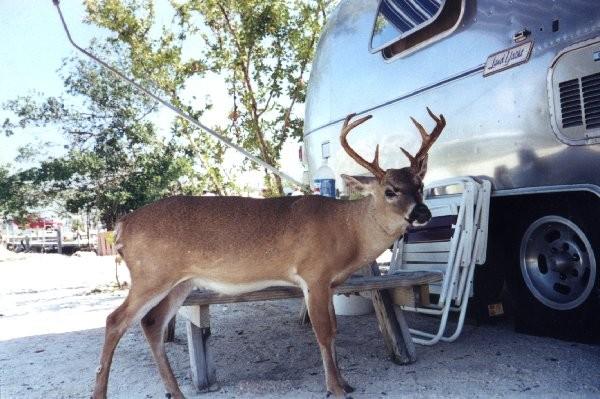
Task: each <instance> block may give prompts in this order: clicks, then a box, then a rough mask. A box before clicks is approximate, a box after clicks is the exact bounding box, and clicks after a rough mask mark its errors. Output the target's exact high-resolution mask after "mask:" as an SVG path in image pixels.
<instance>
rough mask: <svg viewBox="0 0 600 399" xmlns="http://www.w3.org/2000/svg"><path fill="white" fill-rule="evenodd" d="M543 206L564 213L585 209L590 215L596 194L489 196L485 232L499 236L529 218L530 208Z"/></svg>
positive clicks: (597, 205) (599, 202)
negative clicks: (487, 228)
mask: <svg viewBox="0 0 600 399" xmlns="http://www.w3.org/2000/svg"><path fill="white" fill-rule="evenodd" d="M540 209H546V210H547V211H548V213H551V212H559V213H562V214H563V215H566V216H567V217H570V216H572V215H573V214H574V213H576V212H577V213H580V212H586V214H589V216H590V218H593V217H594V216H597V215H598V214H599V209H600V197H599V196H598V195H596V194H594V193H592V192H589V191H573V192H556V193H543V194H523V195H515V196H505V197H503V196H498V197H492V198H491V201H490V221H489V235H490V240H491V239H496V240H498V239H500V240H502V237H503V236H504V234H508V233H509V232H510V231H514V230H515V227H517V226H519V227H520V226H521V224H522V223H523V222H524V221H526V220H527V219H528V218H529V215H530V214H531V213H532V211H539V210H540Z"/></svg>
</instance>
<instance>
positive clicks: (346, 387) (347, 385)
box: [343, 384, 355, 393]
mask: <svg viewBox="0 0 600 399" xmlns="http://www.w3.org/2000/svg"><path fill="white" fill-rule="evenodd" d="M343 388H344V392H346V393H352V392H354V391H355V389H354V387H352V386H350V385H349V384H344V386H343Z"/></svg>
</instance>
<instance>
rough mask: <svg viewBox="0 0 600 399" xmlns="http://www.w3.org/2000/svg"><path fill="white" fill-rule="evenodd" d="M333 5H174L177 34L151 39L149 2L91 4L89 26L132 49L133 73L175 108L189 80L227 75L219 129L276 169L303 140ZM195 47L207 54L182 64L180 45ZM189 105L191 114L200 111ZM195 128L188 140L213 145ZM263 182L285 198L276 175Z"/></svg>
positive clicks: (321, 1) (254, 1)
mask: <svg viewBox="0 0 600 399" xmlns="http://www.w3.org/2000/svg"><path fill="white" fill-rule="evenodd" d="M332 3H333V2H332V1H331V0H296V1H292V2H290V1H283V0H276V1H264V0H262V1H259V0H244V1H241V0H239V1H219V0H204V1H197V0H188V1H175V0H172V1H171V4H172V7H173V9H174V11H175V21H176V22H177V23H178V25H179V29H180V30H179V32H177V34H175V33H174V32H171V31H167V30H166V29H164V28H163V30H162V32H161V33H160V34H158V35H154V36H153V35H151V34H150V33H151V32H152V28H153V27H154V22H155V15H154V8H153V3H152V2H151V1H147V0H146V1H136V0H130V1H117V0H87V1H86V4H87V8H88V15H89V17H88V20H89V22H91V23H95V24H97V25H99V26H102V27H104V28H107V29H109V30H111V31H113V32H115V33H116V34H117V37H116V38H115V40H117V39H118V40H122V41H123V42H125V43H127V44H128V46H129V54H130V60H131V63H132V72H133V73H134V75H135V76H136V77H138V78H142V77H144V76H153V80H154V82H155V83H156V85H157V86H158V87H159V88H160V89H161V90H163V92H164V93H166V94H167V95H169V96H170V97H171V100H172V101H174V102H175V103H178V102H179V103H180V99H179V97H178V96H177V91H178V90H179V89H180V88H182V87H183V85H184V84H185V83H186V82H187V81H188V80H189V79H190V78H193V77H197V76H203V74H204V73H205V72H206V71H211V72H214V73H217V74H219V75H221V76H223V77H224V78H225V81H226V83H227V86H228V91H229V94H230V95H231V97H232V99H233V108H232V110H231V112H230V113H229V125H228V126H227V127H224V128H222V129H220V130H221V131H222V132H224V133H225V132H232V134H233V139H235V140H236V141H237V142H238V143H240V144H241V145H242V146H243V147H244V148H246V149H248V150H249V151H251V152H253V153H254V154H255V155H257V156H259V157H260V158H262V159H263V160H265V161H267V162H268V163H269V164H271V165H273V166H278V161H279V158H280V155H281V149H282V146H283V144H284V143H285V141H286V140H287V139H288V138H295V139H300V138H301V136H302V126H303V121H302V116H301V112H299V110H298V109H297V108H298V105H299V104H300V103H302V102H304V99H305V95H306V85H305V82H306V79H307V77H308V73H309V68H310V61H311V59H312V57H313V53H314V50H315V48H316V44H317V38H318V35H319V33H320V32H321V29H322V27H323V24H324V22H325V18H326V13H327V11H328V9H329V8H330V7H331V4H332ZM190 43H194V46H200V48H201V49H202V51H201V52H200V54H199V55H198V56H197V57H190V58H187V59H184V57H183V56H182V54H183V48H184V46H185V45H189V44H190ZM187 108H188V110H189V111H191V112H192V114H195V113H198V112H200V113H201V111H196V112H194V108H193V107H191V106H188V107H187ZM191 130H192V132H190V133H189V135H190V136H191V135H194V136H199V137H202V141H203V142H205V141H208V142H210V141H211V140H207V138H206V137H204V136H203V134H202V133H201V132H198V131H196V130H195V129H191ZM210 150H212V151H213V154H214V153H215V152H218V150H219V149H218V148H216V147H215V145H214V144H213V146H212V148H211V149H210ZM206 157H207V158H210V153H208V154H206ZM207 162H208V160H207ZM205 166H208V165H205ZM253 167H257V165H253ZM208 168H210V166H208ZM266 183H267V190H268V191H269V192H271V193H276V194H279V195H281V194H282V193H283V191H282V185H281V181H280V179H279V177H277V176H270V175H268V174H267V176H266Z"/></svg>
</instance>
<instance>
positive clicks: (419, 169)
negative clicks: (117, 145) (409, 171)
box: [414, 155, 429, 180]
mask: <svg viewBox="0 0 600 399" xmlns="http://www.w3.org/2000/svg"><path fill="white" fill-rule="evenodd" d="M428 158H429V156H428V155H425V157H423V158H422V159H420V160H418V161H417V162H416V165H415V167H414V169H415V173H416V174H417V176H419V177H420V178H421V180H423V179H424V178H425V174H426V173H427V159H428Z"/></svg>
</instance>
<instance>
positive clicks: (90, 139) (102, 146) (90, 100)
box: [3, 45, 203, 228]
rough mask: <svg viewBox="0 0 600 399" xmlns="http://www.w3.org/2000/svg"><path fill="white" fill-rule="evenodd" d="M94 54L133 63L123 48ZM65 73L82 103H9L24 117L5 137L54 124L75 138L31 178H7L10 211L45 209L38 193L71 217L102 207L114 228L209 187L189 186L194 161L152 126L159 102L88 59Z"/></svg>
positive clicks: (74, 61) (20, 100) (20, 175)
mask: <svg viewBox="0 0 600 399" xmlns="http://www.w3.org/2000/svg"><path fill="white" fill-rule="evenodd" d="M95 51H96V52H104V53H105V54H106V55H108V56H111V57H112V58H114V59H116V60H117V62H120V63H121V64H124V65H122V66H123V67H126V66H127V62H126V60H124V57H123V56H122V52H121V51H122V50H121V48H120V47H119V46H115V45H111V46H108V45H103V46H98V47H96V48H95ZM62 72H63V74H64V83H65V88H66V91H67V93H68V94H69V95H70V96H71V97H70V98H71V99H72V98H76V99H80V100H79V102H80V103H79V104H78V105H73V103H69V102H67V101H66V100H64V99H62V98H53V97H51V98H46V99H43V100H41V101H36V100H35V99H34V98H32V97H20V98H17V99H15V100H12V101H9V102H8V103H7V104H5V108H6V109H9V110H11V111H13V112H14V114H15V115H17V116H18V117H19V120H18V121H17V122H11V121H10V120H9V121H7V122H5V124H4V127H5V129H8V130H9V131H10V133H9V132H6V133H8V134H11V133H14V131H15V130H18V129H19V128H23V127H28V126H49V125H55V126H58V127H60V128H61V129H62V131H63V133H64V134H65V136H66V137H67V139H68V141H69V146H68V152H67V154H66V155H65V156H63V157H60V158H51V157H50V158H46V159H45V160H43V161H42V162H41V164H40V166H39V167H36V168H33V169H31V170H29V171H27V173H24V172H22V173H18V174H15V175H13V176H10V177H9V178H5V180H6V182H3V187H6V188H5V189H4V188H3V192H6V193H7V194H6V195H7V196H9V197H11V198H12V201H13V202H9V203H8V204H9V205H10V210H9V209H8V206H6V207H7V210H6V212H5V213H9V212H10V213H15V212H17V211H16V209H17V208H19V209H20V210H19V211H18V212H17V213H18V214H20V213H22V212H24V211H23V209H27V208H29V209H31V208H32V207H33V206H39V205H42V204H43V202H42V201H41V200H40V196H39V195H31V197H29V195H28V193H29V194H30V193H31V192H32V191H36V192H37V193H41V194H42V198H46V199H52V200H54V201H59V202H60V203H62V204H63V205H64V207H65V208H66V210H67V211H69V212H73V213H76V212H79V211H80V210H90V209H98V210H99V211H100V214H101V219H102V221H103V222H104V223H105V224H106V225H107V227H109V228H110V227H112V225H113V224H114V222H115V221H116V219H117V218H118V217H119V216H120V215H122V214H124V213H126V212H128V211H130V210H132V209H135V208H138V207H140V206H142V205H145V204H147V203H149V202H152V201H155V200H157V199H159V198H162V197H165V196H168V195H173V194H179V193H197V192H198V191H200V190H201V189H202V188H203V185H202V179H195V180H194V181H195V184H194V185H188V186H184V185H182V184H181V183H180V182H179V181H180V178H181V177H182V176H187V177H188V180H192V179H193V178H195V177H196V175H197V173H196V172H195V171H194V169H193V159H192V158H191V154H189V153H186V147H185V146H182V145H181V144H180V143H178V142H177V140H176V138H172V139H170V140H168V141H167V140H165V139H161V138H160V137H159V135H158V132H157V131H156V127H155V126H154V124H152V123H151V122H149V121H147V118H146V116H147V115H149V114H150V113H152V112H153V111H154V110H155V104H154V103H152V102H150V101H149V100H147V99H145V98H144V97H141V96H139V95H137V94H136V93H134V92H133V89H132V88H131V87H130V86H128V85H127V84H124V83H123V82H121V81H119V80H117V79H116V78H115V76H114V75H112V74H111V73H110V72H108V71H105V70H103V69H101V68H100V67H98V66H96V65H95V64H92V63H90V62H88V61H82V60H77V59H71V60H67V61H66V63H65V66H64V67H63V70H62ZM22 153H23V154H30V153H35V149H34V148H26V149H24V150H23V151H22ZM25 179H27V180H25ZM15 180H18V183H14V181H15ZM25 183H27V184H25ZM17 188H18V189H17ZM28 198H32V199H28Z"/></svg>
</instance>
